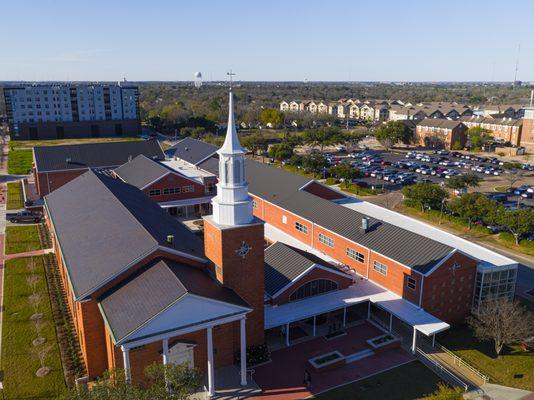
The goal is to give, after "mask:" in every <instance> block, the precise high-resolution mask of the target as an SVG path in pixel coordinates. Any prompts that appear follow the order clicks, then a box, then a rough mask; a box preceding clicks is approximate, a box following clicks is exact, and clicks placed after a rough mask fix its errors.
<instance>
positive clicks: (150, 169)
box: [114, 154, 173, 189]
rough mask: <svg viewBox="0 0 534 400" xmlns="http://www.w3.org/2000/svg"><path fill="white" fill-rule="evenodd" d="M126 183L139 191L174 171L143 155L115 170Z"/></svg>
mask: <svg viewBox="0 0 534 400" xmlns="http://www.w3.org/2000/svg"><path fill="white" fill-rule="evenodd" d="M114 172H115V174H117V175H118V176H119V177H120V178H121V179H122V180H123V181H124V182H126V183H129V184H130V185H134V186H136V187H138V188H139V189H142V188H144V187H145V186H146V185H148V184H150V183H152V182H156V181H158V180H159V179H161V178H163V177H164V176H165V175H167V174H169V173H173V171H172V170H171V169H169V168H167V167H166V166H165V165H163V164H161V163H159V162H158V161H154V160H151V159H150V158H147V157H145V156H144V155H143V154H141V155H138V156H137V157H135V158H134V159H133V160H130V161H128V162H127V163H126V164H123V165H121V166H120V167H119V168H116V169H115V170H114Z"/></svg>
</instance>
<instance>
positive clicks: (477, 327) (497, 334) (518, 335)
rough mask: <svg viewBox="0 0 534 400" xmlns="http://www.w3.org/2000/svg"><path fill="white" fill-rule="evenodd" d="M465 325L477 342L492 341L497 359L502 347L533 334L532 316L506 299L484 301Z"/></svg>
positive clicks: (517, 304)
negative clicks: (468, 327)
mask: <svg viewBox="0 0 534 400" xmlns="http://www.w3.org/2000/svg"><path fill="white" fill-rule="evenodd" d="M467 323H468V324H469V326H470V327H471V328H472V329H473V331H474V333H475V336H476V337H477V338H478V339H479V340H492V341H493V343H494V348H495V354H496V356H497V357H499V356H500V354H501V351H502V348H503V347H504V345H507V344H512V343H517V342H519V341H520V340H522V339H524V338H526V337H528V336H532V335H533V333H534V332H533V329H534V317H533V316H532V314H530V313H529V312H528V311H527V310H526V309H525V307H523V306H522V305H521V304H519V303H518V302H514V301H512V300H509V299H507V298H501V299H489V300H486V301H484V302H483V303H482V304H481V305H480V308H479V310H478V312H477V313H476V314H475V315H473V316H471V317H469V318H468V319H467Z"/></svg>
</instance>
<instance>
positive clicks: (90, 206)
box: [45, 170, 205, 299]
mask: <svg viewBox="0 0 534 400" xmlns="http://www.w3.org/2000/svg"><path fill="white" fill-rule="evenodd" d="M45 206H46V208H47V210H48V213H49V215H50V218H51V220H52V224H53V228H54V232H55V235H56V237H57V239H58V242H59V246H60V249H61V254H62V256H63V259H64V261H65V265H66V268H67V271H68V275H69V279H70V282H71V285H72V289H73V291H74V294H75V296H76V298H77V299H80V298H83V297H86V296H88V295H90V294H91V293H92V292H94V291H95V290H96V289H98V288H99V287H101V286H102V285H103V284H105V283H107V282H108V281H110V280H112V279H113V278H115V277H116V276H118V275H119V274H121V273H122V272H124V271H125V270H127V269H128V268H129V267H130V266H132V265H133V264H135V263H136V262H138V261H139V260H141V259H142V258H144V257H146V256H147V255H149V254H151V253H152V252H154V251H155V250H156V249H158V248H159V247H165V248H169V249H171V250H172V251H176V252H180V253H181V254H183V255H184V256H185V257H189V258H192V259H195V260H198V261H204V260H205V259H204V251H203V244H202V241H201V240H200V239H199V238H198V237H197V236H195V235H194V234H193V233H192V232H191V231H189V230H188V229H187V228H186V227H185V226H183V225H182V224H181V223H180V222H178V221H177V220H176V219H174V218H172V217H171V216H170V215H169V214H168V213H167V212H165V211H164V210H163V209H161V208H160V207H159V206H158V205H157V204H156V203H154V202H153V201H152V200H150V199H149V198H148V197H147V196H145V195H144V194H143V192H141V191H139V189H137V188H136V187H134V186H132V185H128V184H126V183H124V182H122V181H120V180H119V179H113V178H111V177H109V176H107V175H104V174H102V173H96V172H94V171H92V170H89V171H88V172H86V173H84V174H83V175H81V176H79V177H78V178H76V179H74V180H72V181H70V182H69V183H67V184H65V185H64V186H62V187H60V188H59V189H57V190H55V191H54V192H52V193H50V194H49V195H47V196H46V197H45ZM167 235H173V236H174V240H173V243H168V242H167Z"/></svg>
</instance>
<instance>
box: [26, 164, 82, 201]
mask: <svg viewBox="0 0 534 400" xmlns="http://www.w3.org/2000/svg"><path fill="white" fill-rule="evenodd" d="M85 172H87V168H83V169H75V170H64V171H57V172H38V173H37V180H36V185H37V192H38V193H39V196H41V197H43V196H46V195H47V194H48V193H50V192H53V191H54V190H56V189H58V188H60V187H61V186H63V185H64V184H66V183H69V182H70V181H72V180H73V179H74V178H77V177H79V176H80V175H82V174H84V173H85Z"/></svg>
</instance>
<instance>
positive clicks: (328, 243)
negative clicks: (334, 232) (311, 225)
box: [318, 233, 334, 248]
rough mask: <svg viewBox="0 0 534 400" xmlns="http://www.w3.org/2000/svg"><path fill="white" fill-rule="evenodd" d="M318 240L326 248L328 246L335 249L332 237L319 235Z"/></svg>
mask: <svg viewBox="0 0 534 400" xmlns="http://www.w3.org/2000/svg"><path fill="white" fill-rule="evenodd" d="M318 240H319V242H320V243H322V244H324V245H325V246H328V247H330V248H333V247H334V239H333V238H331V237H330V236H326V235H325V234H324V233H319V235H318Z"/></svg>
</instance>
